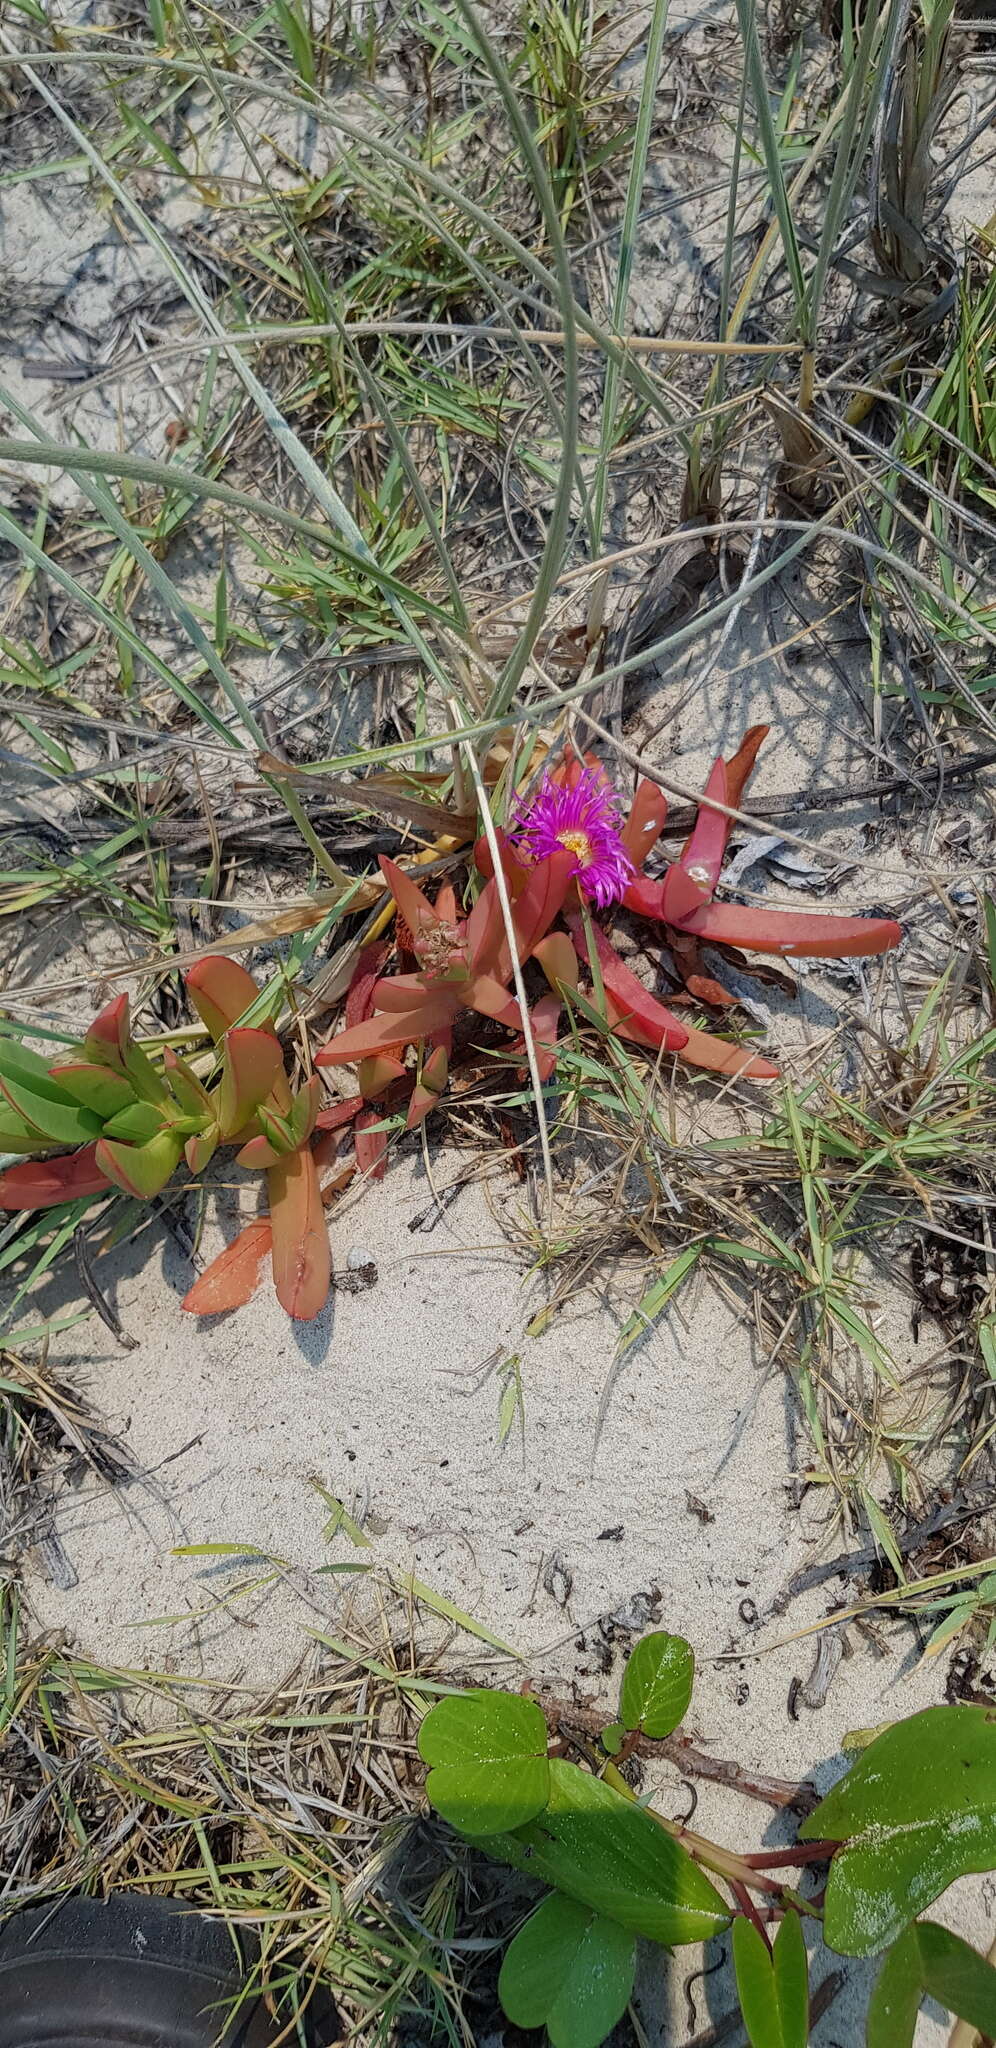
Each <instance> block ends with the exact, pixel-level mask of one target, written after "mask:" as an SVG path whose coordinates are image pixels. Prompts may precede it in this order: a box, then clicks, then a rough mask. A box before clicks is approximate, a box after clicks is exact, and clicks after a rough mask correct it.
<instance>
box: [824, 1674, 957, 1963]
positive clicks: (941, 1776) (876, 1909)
mask: <svg viewBox="0 0 996 2048" xmlns="http://www.w3.org/2000/svg"><path fill="white" fill-rule="evenodd" d="M800 1835H801V1838H802V1839H803V1840H804V1841H817V1840H826V1841H832V1842H842V1843H843V1844H844V1845H845V1846H844V1847H843V1848H842V1849H840V1850H839V1851H838V1853H837V1855H836V1856H835V1857H834V1859H833V1862H832V1864H831V1866H830V1877H829V1880H828V1883H827V1895H826V1908H825V1921H824V1931H825V1936H826V1940H827V1942H828V1943H829V1945H830V1947H831V1948H835V1949H837V1950H838V1951H839V1953H841V1954H842V1955H852V1956H871V1955H877V1954H878V1952H879V1950H880V1949H883V1948H885V1947H886V1945H887V1943H888V1942H890V1941H894V1940H895V1937H896V1935H897V1934H899V1933H901V1931H902V1929H903V1928H904V1927H906V1926H907V1925H908V1924H909V1922H910V1921H911V1920H914V1919H915V1918H916V1916H917V1914H918V1913H921V1912H923V1910H924V1909H925V1908H926V1907H927V1906H929V1905H930V1904H931V1903H932V1901H933V1900H934V1899H936V1898H938V1897H939V1896H940V1894H941V1892H943V1891H946V1890H947V1887H948V1885H949V1884H953V1883H954V1880H955V1878H956V1877H962V1876H963V1875H965V1873H966V1872H968V1871H982V1870H993V1869H996V1720H994V1719H993V1717H992V1716H991V1715H990V1713H989V1712H988V1710H987V1709H986V1708H985V1707H974V1706H952V1707H927V1708H926V1709H925V1710H924V1712H923V1713H920V1714H912V1715H911V1716H910V1718H909V1719H908V1720H906V1721H897V1722H896V1723H894V1725H893V1726H892V1727H891V1728H888V1729H886V1730H885V1732H884V1734H882V1735H880V1736H879V1737H878V1738H877V1740H876V1741H874V1742H872V1743H871V1744H870V1745H869V1747H868V1748H867V1749H866V1750H865V1751H864V1752H863V1753H862V1755H861V1756H860V1757H859V1758H858V1761H857V1763H855V1764H854V1765H853V1766H852V1768H851V1770H850V1771H849V1772H848V1774H847V1776H846V1778H843V1779H842V1780H841V1782H840V1784H839V1785H835V1786H834V1788H833V1790H832V1792H830V1793H829V1794H828V1795H827V1797H826V1799H824V1800H821V1802H820V1805H819V1806H818V1807H817V1808H816V1811H815V1813H812V1814H810V1815H809V1816H808V1818H807V1819H806V1820H805V1821H804V1822H803V1825H802V1828H801V1829H800Z"/></svg>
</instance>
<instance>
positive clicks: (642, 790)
mask: <svg viewBox="0 0 996 2048" xmlns="http://www.w3.org/2000/svg"><path fill="white" fill-rule="evenodd" d="M666 823H667V797H666V796H665V794H664V791H663V790H662V789H659V788H658V786H657V784H656V782H651V781H650V780H649V778H648V777H647V776H642V777H641V779H640V781H639V782H638V783H637V785H636V795H635V796H634V798H633V802H632V804H631V806H630V813H629V817H628V818H627V820H626V823H625V825H624V826H623V828H622V833H621V838H622V843H623V845H624V847H625V848H626V851H627V853H628V854H629V857H630V860H631V861H632V862H633V863H634V866H636V867H638V868H642V866H643V863H644V861H645V859H646V857H647V854H648V853H649V852H650V849H651V847H652V846H655V845H656V844H657V841H658V839H659V838H660V836H661V833H662V832H663V830H664V827H665V825H666Z"/></svg>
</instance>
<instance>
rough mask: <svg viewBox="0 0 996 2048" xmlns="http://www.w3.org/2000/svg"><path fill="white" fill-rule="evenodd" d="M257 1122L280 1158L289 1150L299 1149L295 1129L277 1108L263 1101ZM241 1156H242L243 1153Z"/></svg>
mask: <svg viewBox="0 0 996 2048" xmlns="http://www.w3.org/2000/svg"><path fill="white" fill-rule="evenodd" d="M256 1122H257V1123H258V1125H259V1128H260V1132H261V1134H262V1136H263V1137H264V1139H265V1140H266V1143H267V1144H268V1145H269V1146H270V1147H271V1149H272V1151H274V1152H275V1153H276V1156H277V1158H278V1159H286V1157H287V1155H288V1153H289V1152H296V1151H297V1149H298V1148H297V1145H296V1144H295V1142H294V1134H293V1131H292V1130H291V1127H290V1124H289V1122H288V1119H287V1118H286V1117H285V1116H280V1115H279V1114H278V1112H277V1111H276V1110H274V1109H272V1108H271V1107H269V1106H268V1105H267V1104H266V1103H263V1102H261V1103H260V1105H259V1108H258V1109H257V1111H256ZM239 1157H240V1158H241V1154H240V1155H239Z"/></svg>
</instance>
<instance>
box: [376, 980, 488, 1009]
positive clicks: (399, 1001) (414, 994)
mask: <svg viewBox="0 0 996 2048" xmlns="http://www.w3.org/2000/svg"><path fill="white" fill-rule="evenodd" d="M465 986H466V982H465V981H464V982H463V983H461V984H460V988H461V990H462V989H463V988H465ZM451 988H452V989H453V990H454V992H455V991H456V988H457V984H456V983H455V982H453V983H449V982H443V983H442V984H441V985H440V984H439V983H438V982H437V983H433V982H431V981H430V980H429V979H428V977H427V976H426V975H423V974H386V975H384V976H383V978H382V979H381V980H380V981H378V982H377V984H376V986H375V988H374V1000H373V1011H374V1015H375V1016H376V1015H379V1014H380V1013H381V1012H387V1011H393V1010H400V1011H402V1012H403V1013H407V1012H408V1011H409V1010H415V1009H417V1008H418V1007H419V1005H420V1004H421V1003H424V1002H425V1001H427V1000H429V1001H432V1002H437V1001H438V1000H439V999H440V997H444V998H446V999H447V1000H448V999H449V994H450V989H451Z"/></svg>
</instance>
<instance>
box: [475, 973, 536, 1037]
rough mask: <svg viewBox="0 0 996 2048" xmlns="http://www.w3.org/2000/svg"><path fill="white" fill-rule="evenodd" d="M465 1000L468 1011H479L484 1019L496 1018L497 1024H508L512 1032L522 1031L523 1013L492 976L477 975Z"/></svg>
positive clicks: (512, 997) (513, 998)
mask: <svg viewBox="0 0 996 2048" xmlns="http://www.w3.org/2000/svg"><path fill="white" fill-rule="evenodd" d="M463 1000H464V1005H465V1007H466V1008H467V1009H468V1010H479V1011H480V1014H481V1016H482V1017H494V1018H495V1020H496V1022H497V1023H499V1024H507V1025H508V1028H509V1030H510V1031H521V1030H522V1013H521V1011H520V1009H519V1005H518V1003H517V1002H516V1000H515V997H514V996H510V995H509V993H508V990H507V988H505V987H504V986H503V985H502V983H501V982H500V981H495V979H494V977H493V976H492V975H490V974H475V976H474V979H473V981H472V982H471V983H470V986H469V988H467V989H466V990H465V992H464V998H463Z"/></svg>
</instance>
